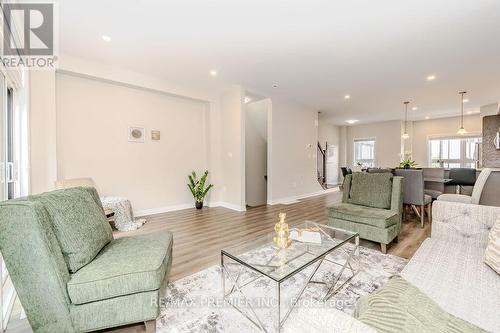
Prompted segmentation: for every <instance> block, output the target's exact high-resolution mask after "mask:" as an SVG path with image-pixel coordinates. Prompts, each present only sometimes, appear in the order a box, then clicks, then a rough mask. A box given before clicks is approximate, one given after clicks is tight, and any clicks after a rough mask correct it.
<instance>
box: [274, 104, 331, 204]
mask: <svg viewBox="0 0 500 333" xmlns="http://www.w3.org/2000/svg"><path fill="white" fill-rule="evenodd" d="M317 120H318V112H317V111H316V110H313V109H310V108H307V107H303V106H300V105H298V104H294V103H290V102H287V101H284V100H282V99H280V98H273V99H272V111H271V122H270V126H271V129H270V135H269V138H268V139H269V142H270V143H269V147H270V154H269V155H270V156H269V158H268V163H270V167H269V169H270V175H269V181H270V190H269V191H268V202H270V203H276V202H279V201H282V200H284V199H286V198H290V197H294V196H301V195H307V194H311V193H316V192H318V191H321V190H322V188H321V186H320V185H319V183H318V180H317V174H316V146H317V140H318V127H317Z"/></svg>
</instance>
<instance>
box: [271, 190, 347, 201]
mask: <svg viewBox="0 0 500 333" xmlns="http://www.w3.org/2000/svg"><path fill="white" fill-rule="evenodd" d="M339 191H340V188H339V187H338V186H337V187H333V188H329V189H326V190H321V191H318V192H312V193H306V194H299V195H295V196H291V197H286V198H281V199H276V200H268V201H267V204H268V205H280V204H286V203H289V202H292V201H296V200H300V199H305V198H310V197H315V196H318V195H324V194H328V193H333V192H339Z"/></svg>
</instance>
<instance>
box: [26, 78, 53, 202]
mask: <svg viewBox="0 0 500 333" xmlns="http://www.w3.org/2000/svg"><path fill="white" fill-rule="evenodd" d="M55 80H56V76H55V71H52V70H32V71H30V78H29V81H30V89H29V90H30V103H29V104H30V112H29V124H30V188H31V193H40V192H44V191H47V190H49V189H52V188H53V186H54V182H55V181H56V180H57V153H56V96H55V93H56V92H55Z"/></svg>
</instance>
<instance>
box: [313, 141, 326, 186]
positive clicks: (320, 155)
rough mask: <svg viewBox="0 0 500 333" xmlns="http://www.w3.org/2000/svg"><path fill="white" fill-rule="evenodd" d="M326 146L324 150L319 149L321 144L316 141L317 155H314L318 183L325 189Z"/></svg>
mask: <svg viewBox="0 0 500 333" xmlns="http://www.w3.org/2000/svg"><path fill="white" fill-rule="evenodd" d="M327 146H328V144H325V149H323V147H321V143H319V141H318V147H317V153H316V159H317V161H316V166H317V168H316V169H317V174H318V182H319V183H320V185H321V186H322V187H323V188H326V147H327Z"/></svg>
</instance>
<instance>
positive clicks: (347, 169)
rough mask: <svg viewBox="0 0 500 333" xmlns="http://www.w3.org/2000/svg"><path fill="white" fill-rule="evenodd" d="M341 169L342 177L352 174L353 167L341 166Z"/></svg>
mask: <svg viewBox="0 0 500 333" xmlns="http://www.w3.org/2000/svg"><path fill="white" fill-rule="evenodd" d="M340 170H341V171H342V177H344V178H345V176H347V175H350V174H351V173H352V171H351V169H349V168H348V167H341V168H340Z"/></svg>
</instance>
